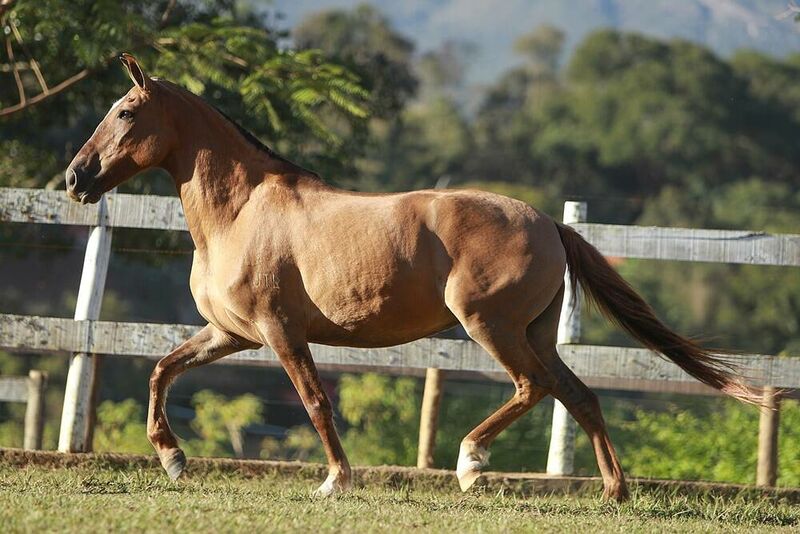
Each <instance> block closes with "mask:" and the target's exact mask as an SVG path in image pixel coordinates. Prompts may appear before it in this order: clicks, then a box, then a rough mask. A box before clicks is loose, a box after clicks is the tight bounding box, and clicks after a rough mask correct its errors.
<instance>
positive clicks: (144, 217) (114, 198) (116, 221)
mask: <svg viewBox="0 0 800 534" xmlns="http://www.w3.org/2000/svg"><path fill="white" fill-rule="evenodd" d="M105 198H106V202H107V206H108V207H107V215H106V217H107V220H105V221H100V217H101V210H100V206H99V204H92V205H88V206H82V205H80V204H78V203H76V202H73V201H71V200H69V199H68V198H67V196H66V195H65V194H64V192H63V191H43V190H40V189H15V188H5V189H0V222H18V223H39V224H64V225H80V226H98V225H100V224H101V222H102V223H104V226H110V227H113V228H144V229H153V230H184V231H185V230H187V227H186V219H185V218H184V216H183V210H182V209H181V205H180V202H179V201H178V199H177V198H174V197H160V196H152V195H128V194H124V193H108V194H106V195H105ZM572 226H573V227H574V228H575V229H576V230H577V231H578V232H580V233H581V235H583V236H584V237H585V238H586V239H587V240H588V241H589V242H590V243H592V244H593V245H594V246H596V247H597V248H598V249H599V250H600V252H602V253H603V254H604V255H606V256H615V257H620V258H642V259H654V260H679V261H702V262H718V263H745V264H753V265H782V266H800V235H797V234H768V233H765V232H749V231H741V230H703V229H693V228H660V227H655V226H621V225H611V224H590V223H576V224H574V225H572Z"/></svg>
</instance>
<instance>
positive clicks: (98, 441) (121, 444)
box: [94, 399, 153, 454]
mask: <svg viewBox="0 0 800 534" xmlns="http://www.w3.org/2000/svg"><path fill="white" fill-rule="evenodd" d="M94 450H95V451H96V452H127V453H135V454H151V453H152V452H153V447H152V446H151V445H150V442H149V441H148V440H147V426H146V425H145V423H144V419H143V413H142V408H141V406H139V404H138V403H137V402H136V401H135V400H133V399H125V400H123V401H120V402H114V401H110V400H108V401H104V402H102V403H101V404H100V406H98V407H97V426H96V427H95V432H94Z"/></svg>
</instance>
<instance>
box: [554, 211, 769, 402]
mask: <svg viewBox="0 0 800 534" xmlns="http://www.w3.org/2000/svg"><path fill="white" fill-rule="evenodd" d="M556 224H557V225H558V233H559V234H560V235H561V242H562V243H563V244H564V248H565V249H566V252H567V265H568V266H569V276H570V281H571V282H572V287H577V285H576V282H580V284H581V287H583V289H584V290H585V292H586V294H587V295H588V298H589V300H590V301H591V302H593V303H594V304H595V305H596V306H597V307H598V308H599V309H600V311H601V312H602V313H603V315H605V316H606V317H608V318H609V319H610V320H611V321H613V322H614V323H615V324H617V325H619V326H621V327H622V328H624V329H625V330H626V331H627V332H628V333H629V334H631V335H632V336H633V337H635V338H636V339H638V340H639V341H640V342H641V343H642V344H643V345H644V346H645V347H647V348H649V349H651V350H653V351H656V352H659V353H661V354H663V355H664V356H666V357H667V358H669V359H670V360H672V361H673V362H675V363H676V364H677V365H678V366H680V367H681V368H682V369H683V370H684V371H686V372H687V373H689V374H690V375H692V376H693V377H695V378H696V379H698V380H699V381H701V382H703V383H704V384H708V385H709V386H711V387H713V388H715V389H718V390H720V391H722V392H723V393H725V394H727V395H730V396H731V397H734V398H737V399H739V400H741V401H743V402H746V403H750V404H756V405H761V404H762V402H763V401H762V396H761V395H760V394H759V393H758V392H757V391H755V390H753V389H752V388H750V387H748V386H747V385H745V384H744V383H743V382H742V380H741V379H739V378H738V377H737V376H736V375H735V374H734V372H735V371H736V370H737V369H736V367H735V366H734V365H732V364H731V363H730V362H729V361H727V360H725V359H723V358H720V357H719V356H716V355H715V354H714V353H713V352H712V351H710V350H708V349H704V348H703V347H701V346H699V345H698V344H697V343H695V342H694V341H692V340H690V339H687V338H685V337H683V336H681V335H680V334H677V333H675V332H673V331H672V330H670V329H669V328H668V327H667V326H666V325H665V324H664V323H662V322H661V320H659V318H658V317H656V315H655V313H654V312H653V309H652V308H651V307H650V305H649V304H647V303H646V302H645V301H644V299H642V297H640V296H639V295H638V294H637V293H636V291H635V290H634V289H633V288H632V287H631V286H630V284H628V282H626V281H625V280H624V279H623V278H622V277H621V276H620V275H619V274H617V272H616V271H615V270H614V269H613V268H612V267H611V266H610V265H609V264H608V262H607V261H606V259H605V258H604V257H603V255H602V254H600V252H598V250H597V249H596V248H594V247H593V246H592V245H590V244H589V243H587V242H586V241H585V240H584V239H583V237H581V236H580V235H579V234H578V233H577V232H576V231H575V230H573V229H572V228H570V227H568V226H565V225H562V224H559V223H556Z"/></svg>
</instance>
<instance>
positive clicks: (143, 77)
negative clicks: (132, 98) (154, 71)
mask: <svg viewBox="0 0 800 534" xmlns="http://www.w3.org/2000/svg"><path fill="white" fill-rule="evenodd" d="M119 60H120V61H122V63H123V64H124V65H125V68H126V69H127V70H128V76H130V77H131V80H133V83H135V84H136V87H138V88H139V89H141V90H142V91H147V89H148V87H147V86H148V84H149V83H150V78H149V77H148V76H147V74H145V73H144V71H143V70H142V67H140V66H139V63H138V62H137V61H136V58H135V57H133V56H132V55H130V54H128V53H126V52H123V53H122V54H120V56H119Z"/></svg>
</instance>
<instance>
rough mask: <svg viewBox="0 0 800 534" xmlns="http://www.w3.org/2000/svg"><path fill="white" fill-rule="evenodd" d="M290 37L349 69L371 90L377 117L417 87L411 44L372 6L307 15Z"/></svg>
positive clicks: (397, 108) (394, 108)
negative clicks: (412, 63)
mask: <svg viewBox="0 0 800 534" xmlns="http://www.w3.org/2000/svg"><path fill="white" fill-rule="evenodd" d="M292 37H293V39H294V42H295V45H296V46H297V48H298V49H300V50H303V49H319V50H321V51H322V52H323V53H324V54H325V55H326V56H327V57H329V58H335V59H336V60H337V61H343V62H344V63H345V64H346V65H348V66H349V67H350V68H352V69H354V70H355V71H356V72H357V73H358V74H359V75H360V76H361V78H362V79H364V80H365V83H366V86H367V88H368V89H369V90H370V92H371V93H372V94H373V95H374V99H373V100H372V112H373V113H374V114H375V115H377V116H380V117H391V116H392V115H394V114H396V113H398V112H399V111H400V110H401V109H402V108H403V106H404V104H405V103H406V101H407V100H408V98H409V97H411V96H412V95H413V94H414V92H415V90H416V86H417V80H416V78H415V76H414V74H413V72H412V69H411V55H412V53H413V51H414V44H413V43H412V42H411V41H410V40H408V39H407V38H406V37H404V36H402V35H400V34H399V33H397V32H396V31H394V29H393V28H392V27H391V25H390V23H389V21H388V19H387V18H386V17H385V16H384V15H382V14H381V13H380V12H379V11H378V10H377V9H375V8H374V7H372V6H369V5H367V4H362V5H360V6H357V7H355V8H354V9H352V10H350V11H346V10H340V9H332V10H327V11H321V12H319V13H316V14H312V15H310V16H308V17H307V18H306V19H304V20H303V21H301V22H300V24H298V26H297V27H295V28H294V30H292Z"/></svg>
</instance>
